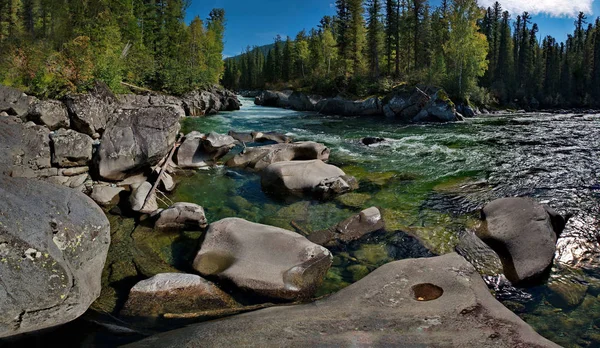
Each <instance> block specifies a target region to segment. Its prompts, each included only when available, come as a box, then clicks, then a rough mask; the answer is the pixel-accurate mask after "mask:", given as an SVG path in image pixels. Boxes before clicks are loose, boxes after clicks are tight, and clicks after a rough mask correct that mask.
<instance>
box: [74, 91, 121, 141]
mask: <svg viewBox="0 0 600 348" xmlns="http://www.w3.org/2000/svg"><path fill="white" fill-rule="evenodd" d="M65 103H66V105H67V109H68V110H69V115H70V116H71V127H72V128H73V129H74V130H76V131H78V132H80V133H84V134H87V135H89V136H94V137H99V136H100V135H102V133H103V132H104V130H105V129H106V127H107V125H108V123H109V121H110V120H111V117H112V116H113V111H114V110H115V108H116V107H117V98H116V97H115V95H114V94H113V93H112V92H111V91H110V89H109V88H108V86H106V85H105V84H104V83H96V85H95V87H94V88H93V90H92V91H90V93H86V94H75V95H70V96H67V98H66V99H65Z"/></svg>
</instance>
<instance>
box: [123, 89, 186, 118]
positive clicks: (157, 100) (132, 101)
mask: <svg viewBox="0 0 600 348" xmlns="http://www.w3.org/2000/svg"><path fill="white" fill-rule="evenodd" d="M118 100H119V108H121V109H139V108H147V107H151V106H158V107H171V108H172V109H173V110H174V111H175V112H176V113H177V114H178V115H179V117H180V118H183V117H185V116H186V114H185V109H184V108H183V101H182V100H181V99H180V98H177V97H174V96H170V95H162V94H152V95H137V94H122V95H119V97H118Z"/></svg>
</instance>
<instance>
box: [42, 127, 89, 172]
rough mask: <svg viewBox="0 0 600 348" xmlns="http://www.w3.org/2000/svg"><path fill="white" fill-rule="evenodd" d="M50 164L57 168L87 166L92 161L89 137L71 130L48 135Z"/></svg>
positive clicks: (61, 130)
mask: <svg viewBox="0 0 600 348" xmlns="http://www.w3.org/2000/svg"><path fill="white" fill-rule="evenodd" d="M50 139H51V140H52V142H51V144H52V164H53V165H55V166H57V167H62V168H64V167H79V166H87V165H88V163H89V162H90V161H91V160H92V148H93V146H92V143H93V140H92V138H90V137H89V136H87V135H85V134H82V133H78V132H76V131H74V130H71V129H59V130H58V131H57V132H55V133H53V134H51V135H50Z"/></svg>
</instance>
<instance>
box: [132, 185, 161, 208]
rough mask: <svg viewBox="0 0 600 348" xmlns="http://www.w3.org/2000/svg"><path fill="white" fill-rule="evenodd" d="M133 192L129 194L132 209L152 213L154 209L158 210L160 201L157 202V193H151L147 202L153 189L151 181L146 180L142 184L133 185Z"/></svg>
mask: <svg viewBox="0 0 600 348" xmlns="http://www.w3.org/2000/svg"><path fill="white" fill-rule="evenodd" d="M131 188H132V192H131V195H130V196H129V204H130V205H131V210H133V211H136V212H140V213H144V214H150V213H153V212H154V211H156V210H158V203H157V202H156V195H151V196H150V197H149V199H148V202H147V203H146V204H145V205H144V203H145V202H146V198H148V194H149V193H150V191H151V190H152V184H151V183H149V182H147V181H146V182H144V183H141V184H135V185H131Z"/></svg>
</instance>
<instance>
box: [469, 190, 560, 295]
mask: <svg viewBox="0 0 600 348" xmlns="http://www.w3.org/2000/svg"><path fill="white" fill-rule="evenodd" d="M553 216H554V219H555V220H558V218H559V217H560V216H559V215H558V214H556V213H555V212H554V211H553V210H552V209H551V208H549V207H547V206H543V205H541V204H539V203H537V202H536V201H534V200H533V199H531V198H503V199H498V200H495V201H493V202H491V203H489V204H488V205H486V206H485V207H484V208H483V210H482V218H483V219H484V221H485V223H484V224H483V225H482V227H481V228H480V229H479V230H478V231H477V236H478V237H479V238H481V239H482V240H483V241H484V242H486V244H488V245H489V246H490V247H491V248H492V249H494V251H496V253H498V255H499V256H500V259H501V261H502V265H503V268H504V274H505V275H506V277H507V278H508V280H510V281H511V282H513V283H517V284H518V283H523V282H529V281H536V280H538V279H539V278H541V277H543V276H544V275H545V274H546V273H547V271H548V268H549V267H550V266H551V264H552V260H553V259H554V252H555V249H556V240H557V235H558V234H560V232H562V228H564V222H563V224H562V226H560V223H557V222H555V225H557V227H556V229H555V227H554V226H553V223H552V217H553ZM560 219H562V217H560ZM561 227H562V228H561ZM559 229H560V230H559Z"/></svg>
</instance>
